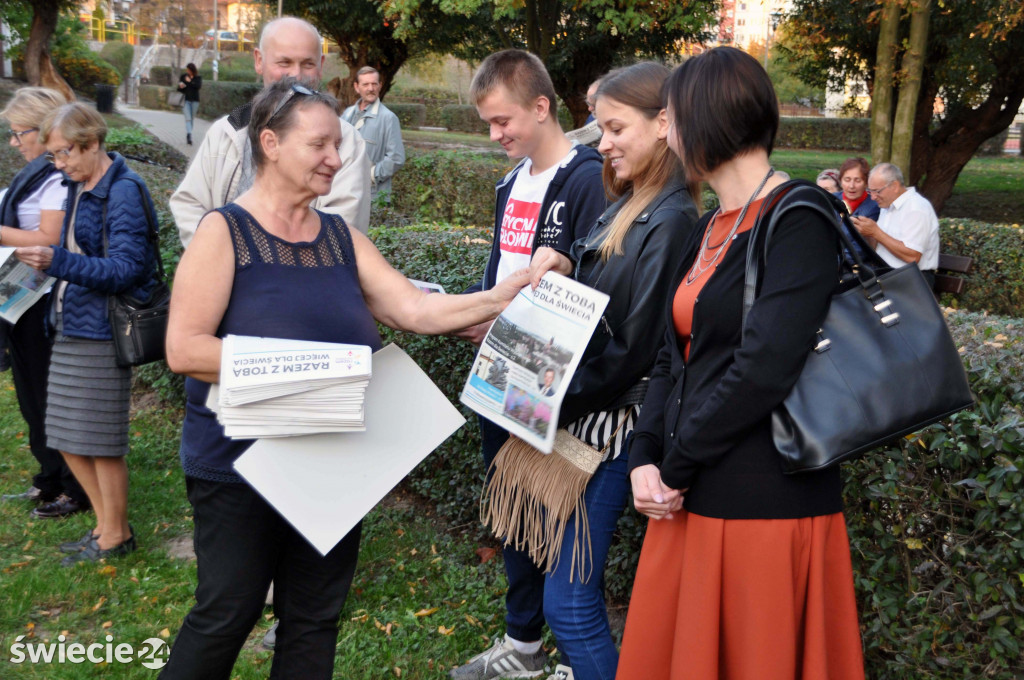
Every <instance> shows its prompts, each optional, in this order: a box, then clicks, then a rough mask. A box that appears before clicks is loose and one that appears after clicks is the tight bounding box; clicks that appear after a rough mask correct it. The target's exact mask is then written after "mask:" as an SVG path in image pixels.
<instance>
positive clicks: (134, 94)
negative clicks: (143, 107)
mask: <svg viewBox="0 0 1024 680" xmlns="http://www.w3.org/2000/svg"><path fill="white" fill-rule="evenodd" d="M160 47H161V46H160V45H158V44H153V45H150V46H149V49H147V50H146V51H145V52H144V53H143V55H142V58H141V59H139V63H138V64H136V65H135V68H133V69H132V74H131V75H130V76H129V77H128V82H127V83H125V93H124V98H125V103H126V104H130V105H132V106H138V105H139V83H140V82H141V81H142V74H143V73H146V72H147V71H148V70H149V67H150V66H152V65H153V62H154V61H155V60H156V53H157V51H158V50H159V49H160Z"/></svg>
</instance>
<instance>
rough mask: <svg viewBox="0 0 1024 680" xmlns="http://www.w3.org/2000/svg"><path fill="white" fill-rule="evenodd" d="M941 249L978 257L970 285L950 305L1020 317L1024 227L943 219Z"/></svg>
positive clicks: (1023, 290) (1023, 303)
mask: <svg viewBox="0 0 1024 680" xmlns="http://www.w3.org/2000/svg"><path fill="white" fill-rule="evenodd" d="M939 223H940V226H941V228H940V230H939V239H940V245H939V250H940V251H941V252H944V253H951V254H954V255H967V256H969V257H972V258H974V266H973V269H972V270H971V273H970V274H968V275H966V276H964V278H965V279H966V280H967V285H966V286H965V287H964V293H963V295H961V296H960V297H959V298H952V297H950V298H949V299H947V300H946V303H947V304H952V305H954V306H956V307H962V308H965V309H971V310H975V311H982V310H985V311H988V312H991V313H994V314H1020V313H1021V311H1020V310H1021V309H1024V239H1022V235H1024V228H1022V227H1021V226H1020V225H1017V224H987V223H985V222H978V221H975V220H968V219H959V218H955V219H954V218H943V219H942V220H940V222H939Z"/></svg>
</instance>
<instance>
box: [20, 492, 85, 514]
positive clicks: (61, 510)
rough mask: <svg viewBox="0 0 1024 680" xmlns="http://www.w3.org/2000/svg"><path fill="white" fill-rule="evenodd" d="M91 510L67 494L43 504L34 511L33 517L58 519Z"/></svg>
mask: <svg viewBox="0 0 1024 680" xmlns="http://www.w3.org/2000/svg"><path fill="white" fill-rule="evenodd" d="M88 509H89V506H88V505H84V504H82V503H79V502H78V501H76V500H75V499H73V498H70V497H69V496H67V495H65V494H61V495H59V496H57V498H56V499H54V500H52V501H50V502H49V503H43V504H42V505H40V506H39V507H38V508H36V509H35V510H33V511H32V516H33V517H35V518H37V519H58V518H61V517H70V516H71V515H74V514H76V513H79V512H85V511H86V510H88Z"/></svg>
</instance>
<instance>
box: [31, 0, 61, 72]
mask: <svg viewBox="0 0 1024 680" xmlns="http://www.w3.org/2000/svg"><path fill="white" fill-rule="evenodd" d="M32 8H33V10H32V27H31V28H30V29H29V33H28V42H27V43H26V44H25V76H26V77H27V78H28V84H29V85H34V86H36V87H40V86H41V85H42V79H41V76H42V70H43V67H41V64H42V62H43V61H44V60H45V61H47V62H49V61H50V53H49V51H48V50H47V48H46V46H47V44H48V43H49V42H50V38H51V37H52V36H53V32H54V31H55V30H57V17H58V16H59V15H60V5H59V4H58V3H56V2H33V3H32Z"/></svg>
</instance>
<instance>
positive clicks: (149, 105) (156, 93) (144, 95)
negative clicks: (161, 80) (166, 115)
mask: <svg viewBox="0 0 1024 680" xmlns="http://www.w3.org/2000/svg"><path fill="white" fill-rule="evenodd" d="M169 92H171V88H170V87H168V86H167V85H139V106H141V107H142V108H144V109H156V110H157V111H173V110H175V109H174V108H173V107H171V105H170V104H168V103H167V94H168V93H169Z"/></svg>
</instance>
